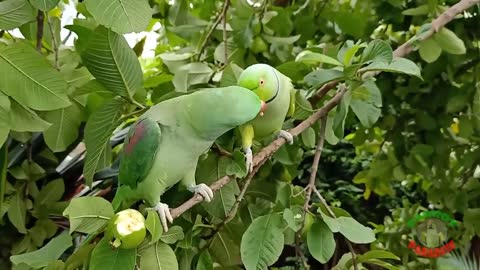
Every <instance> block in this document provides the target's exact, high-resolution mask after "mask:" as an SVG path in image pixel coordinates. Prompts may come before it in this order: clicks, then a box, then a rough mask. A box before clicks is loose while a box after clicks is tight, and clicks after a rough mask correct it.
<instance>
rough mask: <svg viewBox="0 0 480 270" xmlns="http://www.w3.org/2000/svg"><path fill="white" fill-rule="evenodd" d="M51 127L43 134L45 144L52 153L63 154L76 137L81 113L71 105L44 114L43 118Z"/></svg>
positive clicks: (75, 106)
mask: <svg viewBox="0 0 480 270" xmlns="http://www.w3.org/2000/svg"><path fill="white" fill-rule="evenodd" d="M43 117H44V118H45V120H47V121H48V122H50V123H52V125H51V126H50V127H49V128H48V129H47V130H45V131H44V132H43V138H44V139H45V143H46V144H47V145H48V147H49V148H50V149H51V150H52V151H53V152H63V151H65V150H67V147H68V146H69V145H70V144H72V143H73V142H74V141H75V140H76V139H77V137H78V128H79V127H80V124H81V122H82V112H81V111H80V109H79V108H78V107H77V105H75V104H73V105H72V106H70V107H67V108H62V109H58V110H53V111H49V112H46V113H45V114H44V116H43Z"/></svg>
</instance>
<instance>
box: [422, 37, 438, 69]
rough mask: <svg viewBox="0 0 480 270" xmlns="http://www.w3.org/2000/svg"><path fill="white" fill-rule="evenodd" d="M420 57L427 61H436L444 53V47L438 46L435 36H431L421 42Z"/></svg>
mask: <svg viewBox="0 0 480 270" xmlns="http://www.w3.org/2000/svg"><path fill="white" fill-rule="evenodd" d="M418 52H419V53H420V57H422V59H423V60H425V62H427V63H432V62H435V61H436V60H437V59H438V57H440V55H441V54H442V48H440V46H438V44H437V42H436V41H435V39H433V38H429V39H426V40H423V41H421V42H420V49H419V50H418Z"/></svg>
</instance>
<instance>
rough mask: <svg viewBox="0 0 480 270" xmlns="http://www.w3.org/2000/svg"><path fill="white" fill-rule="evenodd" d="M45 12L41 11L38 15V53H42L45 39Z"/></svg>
mask: <svg viewBox="0 0 480 270" xmlns="http://www.w3.org/2000/svg"><path fill="white" fill-rule="evenodd" d="M44 18H45V17H44V15H43V11H41V10H39V11H38V14H37V51H38V52H39V53H41V52H42V39H43V22H44Z"/></svg>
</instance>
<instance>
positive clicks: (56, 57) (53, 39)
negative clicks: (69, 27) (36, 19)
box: [45, 14, 58, 69]
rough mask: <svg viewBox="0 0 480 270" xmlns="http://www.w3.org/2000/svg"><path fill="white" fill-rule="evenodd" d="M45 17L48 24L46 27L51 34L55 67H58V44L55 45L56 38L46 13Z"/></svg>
mask: <svg viewBox="0 0 480 270" xmlns="http://www.w3.org/2000/svg"><path fill="white" fill-rule="evenodd" d="M45 18H46V19H47V24H48V28H49V29H50V34H51V35H52V43H53V52H54V55H55V68H56V69H58V46H57V40H56V38H55V33H54V32H53V27H52V23H51V22H50V19H49V18H48V14H45Z"/></svg>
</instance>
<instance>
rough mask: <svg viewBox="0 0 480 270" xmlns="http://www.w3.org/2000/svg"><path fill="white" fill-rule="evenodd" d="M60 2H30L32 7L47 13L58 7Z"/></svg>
mask: <svg viewBox="0 0 480 270" xmlns="http://www.w3.org/2000/svg"><path fill="white" fill-rule="evenodd" d="M58 2H60V0H30V3H32V6H34V7H36V8H38V9H40V10H42V11H49V10H51V9H53V8H54V7H56V6H57V5H58Z"/></svg>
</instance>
